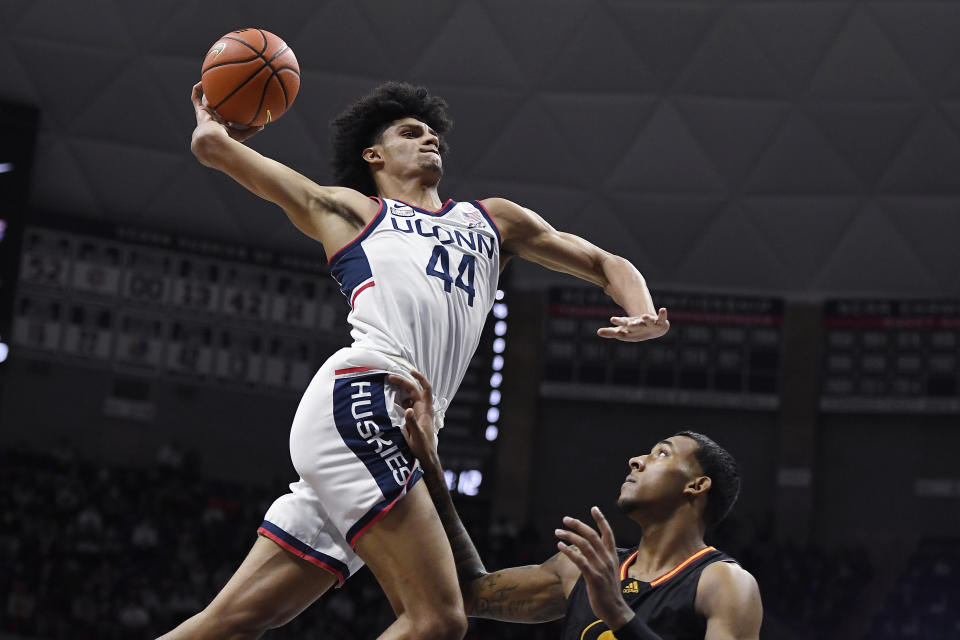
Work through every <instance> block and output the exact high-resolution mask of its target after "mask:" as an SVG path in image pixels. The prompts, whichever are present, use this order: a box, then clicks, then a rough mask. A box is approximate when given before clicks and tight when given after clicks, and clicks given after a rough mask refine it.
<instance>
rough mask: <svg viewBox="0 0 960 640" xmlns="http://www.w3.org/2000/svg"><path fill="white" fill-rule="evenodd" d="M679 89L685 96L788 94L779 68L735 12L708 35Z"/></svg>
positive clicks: (727, 15) (768, 95) (684, 74)
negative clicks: (758, 44) (770, 59)
mask: <svg viewBox="0 0 960 640" xmlns="http://www.w3.org/2000/svg"><path fill="white" fill-rule="evenodd" d="M676 90H677V91H678V92H679V93H681V94H684V95H697V96H725V97H731V98H754V99H757V98H767V99H774V100H775V99H782V98H784V97H785V93H786V92H785V87H784V84H783V81H782V80H781V79H780V77H779V74H778V73H777V70H776V69H775V68H774V67H773V65H771V64H770V61H769V60H768V59H767V56H766V54H765V53H764V52H763V50H762V49H761V48H760V47H759V46H757V44H756V41H755V40H754V38H753V36H752V35H751V34H750V32H749V31H748V30H747V28H746V26H745V25H744V24H743V21H742V20H740V18H739V17H738V16H737V15H736V14H734V13H728V14H726V15H725V16H724V17H722V18H721V19H720V21H719V23H718V24H717V27H716V28H715V29H713V30H712V31H710V32H709V33H708V34H707V36H706V38H705V40H704V42H703V44H702V45H700V47H699V48H698V49H697V53H696V55H694V57H693V60H692V61H691V62H690V64H689V65H688V66H687V68H686V70H685V71H684V72H683V76H682V77H681V79H680V82H678V83H677V85H676Z"/></svg>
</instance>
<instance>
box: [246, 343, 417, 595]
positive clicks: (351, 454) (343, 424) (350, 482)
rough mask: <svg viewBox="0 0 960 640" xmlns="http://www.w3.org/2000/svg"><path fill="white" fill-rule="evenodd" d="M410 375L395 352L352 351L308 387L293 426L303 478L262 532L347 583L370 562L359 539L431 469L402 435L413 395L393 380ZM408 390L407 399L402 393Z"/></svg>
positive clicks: (293, 449)
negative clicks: (405, 405)
mask: <svg viewBox="0 0 960 640" xmlns="http://www.w3.org/2000/svg"><path fill="white" fill-rule="evenodd" d="M391 373H393V374H397V375H402V376H404V377H407V378H409V377H410V374H409V371H408V370H407V369H405V368H404V367H403V366H401V365H400V364H399V363H397V362H395V361H393V360H392V359H390V358H388V357H387V356H385V355H383V354H381V353H377V352H375V351H369V350H366V349H355V348H350V347H348V348H345V349H341V350H340V351H337V352H336V353H335V354H333V355H332V356H331V357H330V358H329V359H328V360H327V361H326V362H325V363H324V365H323V366H322V367H321V368H320V370H319V371H318V372H317V374H316V375H315V376H314V377H313V380H312V381H311V382H310V385H309V386H308V387H307V390H306V392H305V393H304V394H303V398H302V399H301V400H300V406H299V407H298V408H297V413H296V416H295V417H294V419H293V427H292V428H291V430H290V457H291V459H292V460H293V466H294V468H295V469H296V471H297V473H299V474H300V480H299V481H298V482H294V483H293V484H291V485H290V493H288V494H286V495H283V496H280V497H279V498H277V500H276V501H275V502H274V503H273V505H272V506H271V507H270V508H269V509H268V510H267V513H266V515H265V516H264V520H263V524H261V525H260V528H259V529H258V531H257V532H258V533H259V534H260V535H262V536H265V537H267V538H269V539H271V540H273V541H274V542H276V543H277V544H279V545H280V546H281V547H283V548H284V549H286V550H287V551H289V552H291V553H293V554H296V555H297V556H300V557H301V558H303V559H304V560H307V561H309V562H312V563H313V564H316V565H318V566H320V567H323V568H324V569H326V570H328V571H330V572H331V573H333V574H334V575H335V576H336V577H337V579H338V580H339V585H338V586H342V585H343V583H344V582H345V581H346V579H347V578H348V577H349V576H350V575H351V574H352V573H354V572H355V571H356V570H357V569H359V568H360V567H362V566H363V561H362V560H360V558H359V557H358V556H357V554H356V553H354V551H353V548H354V547H355V546H356V544H357V541H358V540H359V539H360V536H362V535H363V534H364V533H365V532H366V531H367V530H368V529H369V528H370V527H371V526H373V524H374V523H375V522H376V521H377V520H379V519H380V518H382V517H383V516H384V515H386V514H387V512H388V511H390V509H391V508H392V507H393V505H395V504H396V503H397V501H399V500H400V498H401V497H403V496H404V495H406V492H407V490H408V489H409V488H410V487H412V486H413V484H414V483H415V482H417V480H419V479H420V478H421V477H422V475H423V472H422V471H421V469H420V465H419V463H417V461H416V458H415V457H414V456H413V454H412V453H411V451H410V448H409V446H408V445H407V441H406V440H405V439H404V437H403V434H402V433H401V430H400V427H401V426H402V424H403V414H404V410H403V408H402V407H401V406H400V404H399V403H400V402H401V401H402V400H403V399H404V397H405V394H404V392H402V391H401V390H400V389H397V388H396V387H394V386H393V385H391V384H388V383H386V382H385V378H386V376H387V375H388V374H391ZM401 394H403V396H401Z"/></svg>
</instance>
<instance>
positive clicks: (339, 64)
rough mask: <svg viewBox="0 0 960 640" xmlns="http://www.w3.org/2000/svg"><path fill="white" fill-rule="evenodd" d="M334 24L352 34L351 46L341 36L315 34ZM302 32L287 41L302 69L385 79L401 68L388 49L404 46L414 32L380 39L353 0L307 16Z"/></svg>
mask: <svg viewBox="0 0 960 640" xmlns="http://www.w3.org/2000/svg"><path fill="white" fill-rule="evenodd" d="M331 25H336V29H337V30H342V32H343V33H349V34H350V46H349V47H344V46H343V42H341V41H340V40H339V39H338V38H323V37H320V38H318V37H316V34H318V33H324V32H325V31H327V30H329V29H330V28H331ZM301 34H302V35H298V37H297V38H296V40H292V39H291V40H289V41H288V44H289V45H290V47H291V48H292V49H293V52H294V54H295V55H296V56H297V62H298V63H299V64H300V67H301V70H302V69H303V67H309V68H311V69H317V70H320V71H335V72H336V73H339V74H344V75H354V76H367V77H371V78H383V79H384V80H386V79H388V78H390V77H391V76H393V75H395V74H396V73H397V71H398V70H397V68H396V67H395V60H396V59H395V58H394V57H393V56H392V55H391V53H388V52H392V51H394V50H395V49H397V48H401V47H402V46H403V44H402V43H403V42H406V41H407V40H408V39H409V38H410V37H411V35H412V34H410V33H401V34H399V37H397V38H396V39H395V40H384V39H381V38H378V37H377V35H376V34H375V33H374V31H373V29H372V28H371V26H370V21H369V20H368V19H367V17H366V16H365V15H364V14H363V13H361V12H360V9H359V7H358V6H356V5H355V4H354V3H352V2H329V3H327V4H325V5H323V6H321V7H320V8H319V9H317V10H316V11H315V12H314V13H313V14H311V15H310V17H309V18H308V19H307V21H306V23H305V24H304V25H303V28H302V31H301ZM278 35H279V34H278ZM361 51H368V52H371V53H373V52H376V55H360V54H359V52H361ZM398 79H401V80H403V79H405V78H403V77H400V78H398Z"/></svg>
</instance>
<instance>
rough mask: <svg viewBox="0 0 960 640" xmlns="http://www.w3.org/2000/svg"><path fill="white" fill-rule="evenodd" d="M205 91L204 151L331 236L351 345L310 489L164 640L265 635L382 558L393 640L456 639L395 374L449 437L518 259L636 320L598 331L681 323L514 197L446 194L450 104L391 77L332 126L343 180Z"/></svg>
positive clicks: (322, 430) (330, 402) (324, 390)
mask: <svg viewBox="0 0 960 640" xmlns="http://www.w3.org/2000/svg"><path fill="white" fill-rule="evenodd" d="M199 87H200V85H199V84H197V85H196V86H195V87H194V88H193V94H192V100H193V104H194V109H195V112H196V117H197V126H196V129H195V130H194V132H193V139H192V144H191V149H192V151H193V153H194V155H195V156H196V157H197V159H198V160H199V161H200V162H201V163H202V164H204V165H206V166H208V167H212V168H215V169H218V170H220V171H223V172H224V173H226V174H227V175H229V176H230V177H232V178H233V179H234V180H236V181H237V182H239V183H240V184H241V185H243V186H244V187H246V188H247V189H249V190H250V191H251V192H253V193H255V194H257V195H258V196H260V197H262V198H264V199H266V200H269V201H271V202H273V203H275V204H277V205H279V206H280V207H281V208H282V209H283V210H284V212H285V213H286V214H287V217H288V218H289V219H290V220H291V222H293V224H294V225H296V226H297V228H298V229H300V230H301V231H302V232H303V233H305V234H306V235H308V236H310V237H311V238H313V239H314V240H316V241H317V242H319V243H320V244H321V245H322V246H323V249H324V252H325V253H326V255H327V256H329V262H330V270H331V272H332V274H333V276H334V277H335V278H336V279H337V281H338V282H339V283H340V286H341V290H342V291H343V293H344V295H345V296H346V298H347V301H348V303H349V306H350V312H349V315H348V318H347V319H348V321H349V322H350V324H351V327H352V330H351V335H352V337H353V340H354V342H353V345H352V346H351V347H349V348H345V349H342V350H340V351H338V352H337V353H335V354H333V355H332V356H331V357H330V358H329V359H328V360H327V362H326V363H325V364H324V365H323V366H322V367H321V369H320V370H319V371H318V372H317V374H316V376H315V377H314V379H313V380H312V382H311V383H310V385H309V387H308V388H307V390H306V392H305V393H304V396H303V399H302V400H301V402H300V406H299V407H298V409H297V413H296V416H295V418H294V422H293V426H292V429H291V435H290V452H291V457H292V459H293V463H294V467H295V468H296V470H297V472H298V473H299V474H300V481H299V482H296V483H294V484H292V485H291V493H289V494H286V495H284V496H281V497H280V498H278V499H277V501H276V502H274V504H273V505H272V506H271V507H270V509H269V510H268V511H267V514H266V515H265V517H264V522H263V524H262V525H261V527H260V529H259V531H258V533H259V534H260V535H259V536H258V538H257V540H256V542H255V543H254V545H253V548H252V549H251V551H250V553H249V555H248V556H247V558H246V559H245V560H244V561H243V563H242V564H241V566H240V568H239V569H238V570H237V572H236V573H235V574H234V576H233V577H232V578H231V579H230V580H229V581H228V583H227V584H226V585H225V586H224V587H223V589H222V590H221V592H220V593H219V594H218V595H217V596H216V597H215V598H214V600H213V601H212V602H211V603H210V605H208V606H207V607H206V608H205V609H204V610H203V611H202V612H200V613H199V614H197V615H195V616H193V617H192V618H190V619H188V620H187V621H185V622H184V623H183V624H181V625H180V626H179V627H177V628H176V629H174V630H173V631H171V632H170V633H169V634H167V635H165V636H164V638H168V639H172V638H255V637H259V636H260V635H261V634H262V633H263V632H264V631H266V630H267V629H270V628H275V627H278V626H281V625H283V624H285V623H286V622H288V621H289V620H291V619H292V618H293V617H295V616H296V615H297V614H299V613H300V612H301V611H303V610H304V609H305V608H306V607H307V606H309V605H310V604H311V603H312V602H314V601H315V600H316V599H317V598H319V597H320V596H321V595H322V594H323V593H324V592H325V591H326V590H327V589H329V588H330V587H331V586H333V585H335V584H338V583H339V584H340V585H342V584H343V582H344V581H345V580H346V579H347V577H349V575H350V574H351V573H353V572H355V571H356V570H357V569H359V568H360V567H361V566H362V565H363V564H367V565H368V566H369V567H370V569H371V570H372V571H373V573H374V576H375V577H376V578H377V580H378V582H379V583H380V585H381V586H382V588H383V590H384V592H385V593H386V595H387V597H388V599H389V600H390V603H391V605H392V606H393V609H394V611H395V612H396V614H397V620H396V621H395V622H394V623H393V624H392V625H391V626H390V627H389V628H388V629H387V630H386V631H385V632H384V633H383V634H382V635H381V636H380V637H381V638H391V639H392V638H417V639H428V638H429V639H433V638H437V639H447V638H455V639H459V638H462V637H463V634H464V633H465V631H466V617H465V614H464V608H463V602H462V598H461V594H460V590H459V586H458V583H457V575H456V570H455V566H454V562H453V556H452V553H451V551H450V546H449V544H448V542H447V539H446V537H445V535H444V531H443V527H442V526H441V523H440V521H439V519H438V517H437V513H436V510H435V509H434V507H433V504H432V502H431V500H430V496H429V495H428V493H427V491H426V488H425V487H424V485H423V483H422V482H418V480H419V479H420V478H421V477H422V471H421V469H420V468H419V466H418V465H417V462H416V459H415V458H414V456H413V455H412V453H411V452H410V449H409V447H408V445H407V443H406V441H405V439H404V438H403V436H402V434H401V431H400V428H401V426H402V425H403V419H404V418H403V415H404V411H403V408H402V407H401V404H402V403H403V401H404V400H405V394H404V392H402V391H401V390H400V389H399V387H396V386H394V385H391V384H389V383H388V382H387V381H386V378H387V376H388V375H390V374H395V375H400V376H406V377H409V376H410V373H409V372H410V370H411V369H414V368H415V369H417V370H419V371H421V372H423V373H424V374H425V375H426V376H427V377H428V378H429V379H431V380H435V381H438V387H437V389H435V391H434V395H435V397H436V401H435V403H434V408H435V413H436V416H437V425H436V426H437V429H439V428H440V427H441V426H442V415H443V410H444V409H445V407H446V406H447V404H448V403H449V401H450V400H451V398H452V397H453V395H454V393H455V392H456V390H457V387H458V386H459V384H460V381H461V380H462V378H463V375H464V373H465V371H466V369H467V366H468V364H469V362H470V359H471V357H472V355H473V352H474V350H475V348H476V346H477V344H478V342H479V339H480V332H481V329H482V328H483V323H484V321H485V319H486V316H487V313H488V311H489V310H490V308H491V307H492V305H493V301H494V295H495V293H496V289H497V278H498V275H499V273H500V271H501V270H502V268H503V266H504V264H505V263H506V262H507V260H509V259H510V258H511V257H513V256H520V257H522V258H526V259H528V260H532V261H534V262H537V263H539V264H542V265H544V266H546V267H549V268H551V269H555V270H558V271H563V272H566V273H569V274H572V275H575V276H578V277H580V278H582V279H584V280H587V281H589V282H592V283H594V284H596V285H598V286H601V287H603V288H604V290H605V291H606V292H607V293H608V294H609V295H610V296H611V298H613V300H614V301H615V302H616V303H617V304H619V305H620V306H621V307H623V308H624V309H625V310H626V312H627V316H625V317H620V318H612V319H611V323H612V326H610V327H604V328H601V329H599V330H598V334H599V335H600V336H601V337H605V338H615V339H620V340H626V341H638V340H646V339H650V338H656V337H659V336H661V335H663V334H664V333H666V331H667V330H668V328H669V323H668V321H667V316H666V310H665V309H660V310H659V312H658V311H657V309H656V308H655V307H654V306H653V301H652V299H651V296H650V293H649V291H648V289H647V286H646V283H645V282H644V279H643V277H642V276H641V274H640V273H639V272H638V271H637V269H636V268H635V267H634V266H633V265H632V264H631V263H630V262H628V261H627V260H624V259H623V258H620V257H617V256H614V255H611V254H609V253H607V252H605V251H602V250H601V249H598V248H597V247H595V246H594V245H592V244H590V243H589V242H587V241H585V240H583V239H581V238H578V237H576V236H573V235H570V234H565V233H560V232H558V231H556V230H555V229H553V228H552V227H551V226H550V225H549V224H547V223H546V222H545V221H544V220H543V219H542V218H541V217H540V216H538V215H537V214H535V213H533V212H532V211H530V210H529V209H525V208H523V207H521V206H519V205H516V204H514V203H512V202H510V201H508V200H504V199H501V198H489V199H486V200H480V201H472V202H454V201H452V200H447V201H446V202H444V201H442V200H441V199H440V196H439V194H438V191H437V188H438V185H439V183H440V178H441V176H442V174H443V160H442V154H443V152H444V151H445V145H444V142H443V138H442V134H444V133H446V132H447V131H448V130H449V128H450V126H451V122H450V120H449V118H448V116H447V113H446V103H445V102H444V101H443V100H441V99H440V98H438V97H436V96H431V95H430V94H429V93H427V91H426V90H425V89H423V88H417V87H412V86H410V85H407V84H401V83H387V84H385V85H382V86H380V87H378V88H377V89H376V90H374V92H373V93H371V94H370V95H368V96H366V97H365V98H363V99H361V100H359V101H358V102H357V103H355V104H354V105H352V106H351V107H350V108H349V109H348V110H347V111H345V112H344V113H343V114H342V115H341V116H340V117H338V118H337V120H335V121H334V123H333V127H334V159H333V160H334V162H333V164H334V172H335V177H336V179H337V182H338V183H339V184H341V185H343V186H337V187H322V186H319V185H317V184H315V183H314V182H312V181H311V180H309V179H308V178H306V177H304V176H303V175H301V174H299V173H297V172H296V171H294V170H292V169H290V168H288V167H286V166H284V165H282V164H280V163H279V162H276V161H274V160H271V159H269V158H266V157H264V156H263V155H261V154H259V153H257V152H256V151H254V150H252V149H250V148H249V147H246V146H245V145H243V144H242V142H243V141H244V140H245V139H246V138H247V137H249V136H250V135H252V134H253V133H255V132H256V130H247V131H237V130H235V129H232V128H230V127H228V126H225V124H223V123H222V121H220V120H219V118H218V117H216V115H215V114H214V113H213V112H212V111H211V110H210V109H209V107H208V106H207V105H206V103H205V102H204V100H203V99H202V97H201V94H200V88H199Z"/></svg>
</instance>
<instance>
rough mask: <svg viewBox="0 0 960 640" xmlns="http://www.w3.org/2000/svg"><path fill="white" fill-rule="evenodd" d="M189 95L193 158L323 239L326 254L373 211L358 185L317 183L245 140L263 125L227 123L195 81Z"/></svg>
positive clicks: (348, 237) (372, 204)
mask: <svg viewBox="0 0 960 640" xmlns="http://www.w3.org/2000/svg"><path fill="white" fill-rule="evenodd" d="M190 98H191V101H192V102H193V108H194V111H195V113H196V117H197V126H196V128H195V129H194V130H193V136H192V138H191V142H190V150H191V151H192V152H193V154H194V155H195V156H196V157H197V160H199V161H200V163H201V164H203V165H204V166H207V167H212V168H214V169H218V170H220V171H223V172H224V173H226V174H227V175H229V176H230V177H231V178H233V179H234V180H236V181H237V182H239V183H240V184H242V185H243V186H244V187H246V188H247V189H248V190H249V191H251V192H252V193H254V194H256V195H258V196H260V197H261V198H263V199H265V200H269V201H270V202H273V203H274V204H276V205H278V206H280V207H281V208H282V209H283V210H284V212H285V213H286V214H287V217H289V218H290V221H291V222H293V224H294V225H296V227H297V228H298V229H299V230H300V231H302V232H303V233H305V234H306V235H308V236H310V237H311V238H313V239H314V240H317V241H318V242H320V243H322V244H323V247H324V250H325V251H326V253H327V255H328V256H329V255H333V253H334V252H336V251H337V250H338V249H340V248H341V247H343V246H344V245H345V244H347V243H348V242H350V241H351V240H353V238H354V237H355V236H356V235H357V233H358V232H359V231H360V230H361V229H363V227H364V226H366V223H367V222H369V221H370V220H371V219H372V218H373V217H374V216H375V215H376V212H377V204H376V202H374V201H373V200H370V199H369V198H367V197H366V196H364V195H363V194H361V193H359V192H358V191H355V190H353V189H348V188H346V187H322V186H320V185H318V184H316V183H315V182H313V181H312V180H310V179H309V178H307V177H306V176H304V175H302V174H300V173H298V172H296V171H294V170H293V169H291V168H290V167H287V166H286V165H284V164H281V163H279V162H277V161H276V160H272V159H270V158H267V157H266V156H264V155H262V154H260V153H258V152H256V151H255V150H253V149H251V148H249V147H247V146H246V145H244V144H243V141H245V140H246V139H247V138H249V137H250V136H252V135H253V134H255V133H256V132H257V131H259V130H260V129H262V128H263V127H258V128H252V129H248V130H238V129H234V128H232V127H228V126H227V125H226V123H224V122H223V121H222V119H220V118H219V117H218V116H217V115H216V114H215V113H214V112H213V110H212V109H210V107H209V106H208V105H207V104H206V102H205V98H203V96H202V94H201V89H200V83H197V84H196V85H194V87H193V91H192V93H191V96H190Z"/></svg>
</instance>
